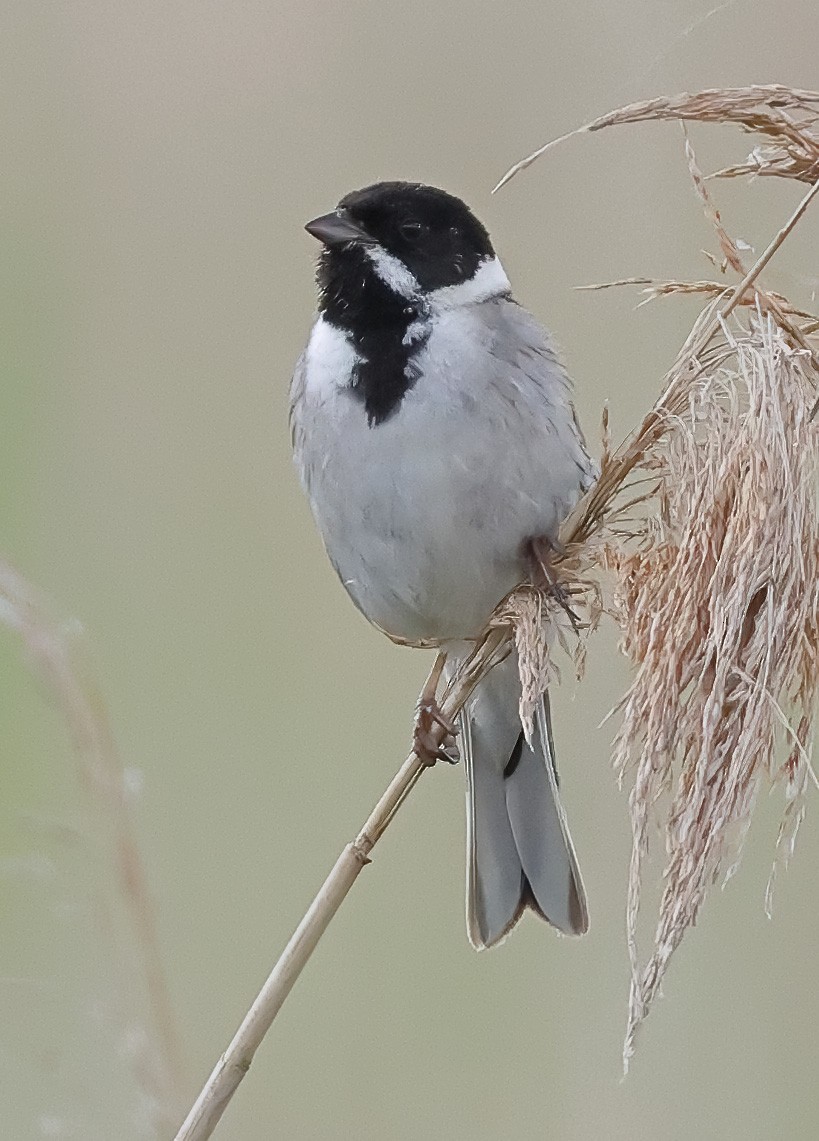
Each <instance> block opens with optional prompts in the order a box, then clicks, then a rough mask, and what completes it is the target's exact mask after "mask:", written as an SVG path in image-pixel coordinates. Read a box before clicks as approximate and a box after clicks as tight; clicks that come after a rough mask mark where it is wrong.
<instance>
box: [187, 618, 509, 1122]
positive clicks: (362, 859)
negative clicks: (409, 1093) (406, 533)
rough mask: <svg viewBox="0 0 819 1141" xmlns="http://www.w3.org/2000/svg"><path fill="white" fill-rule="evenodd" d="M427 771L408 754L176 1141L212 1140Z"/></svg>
mask: <svg viewBox="0 0 819 1141" xmlns="http://www.w3.org/2000/svg"><path fill="white" fill-rule="evenodd" d="M509 638H510V631H509V627H508V625H506V624H499V625H497V626H495V627H490V628H488V629H487V630H486V632H485V634H484V636H483V638H482V639H481V640H480V641H479V642H478V644H477V645H476V646H475V649H474V651H473V652H472V654H471V655H470V656H469V657H467V658H466V659H465V660H464V661H463V662H462V663H461V665H460V666H459V668H458V671H457V673H455V674H454V675H453V677H452V678H451V679H450V680H449V682H448V683H447V685H446V688H445V689H444V692H443V696H442V698H441V699H440V705H441V709H442V711H443V713H444V714H445V716H446V717H448V718H454V717H455V716H456V715H457V714H458V712H459V711H460V710H461V708H462V707H463V706H464V705H465V703H466V701H467V700H468V698H469V696H470V694H471V693H472V690H473V689H474V688H475V686H476V685H477V684H478V682H479V681H480V679H481V678H482V677H484V676H485V675H486V674H487V673H488V672H489V670H490V669H492V668H493V666H494V665H495V664H496V663H497V662H498V661H499V660H501V659H502V658H503V657H505V655H506V653H507V652H508V643H509ZM443 664H444V658H443V655H439V656H438V658H437V660H436V663H435V665H434V666H433V676H434V677H435V678H436V680H437V679H438V678H440V676H441V670H442V667H443ZM432 737H433V740H434V741H435V743H436V744H442V742H443V737H444V731H443V729H442V728H441V727H440V726H439V725H435V726H433V728H432ZM425 770H426V765H425V764H424V763H423V762H422V761H420V760H419V758H418V756H417V755H416V754H415V753H414V752H412V753H410V755H409V756H408V757H407V759H406V760H405V761H404V763H403V765H402V766H401V768H400V769H399V770H398V772H397V773H396V775H395V776H394V777H393V779H392V781H391V783H390V785H389V787H388V788H387V790H386V792H385V793H384V795H383V796H382V797H381V799H380V800H379V802H378V804H377V805H376V806H375V808H374V809H373V811H372V812H371V813H370V815H369V817H368V818H367V821H366V823H365V824H364V826H363V828H362V829H361V831H360V832H359V833H358V835H357V836H356V838H355V840H353V841H351V843H349V844H348V845H347V847H346V848H345V849H344V851H343V852H342V853H341V855H340V856H339V858H338V860H337V861H336V863H335V865H334V866H333V869H332V871H331V872H330V874H329V875H328V877H327V879H326V880H325V881H324V883H323V884H322V886H321V888H320V889H319V891H318V893H317V895H316V897H315V898H314V900H313V902H312V903H311V904H310V907H309V908H308V909H307V911H306V912H305V915H304V918H303V919H302V921H301V923H300V924H299V925H298V927H297V928H296V930H295V931H294V933H293V935H292V936H291V938H290V941H289V942H288V944H287V946H286V947H285V949H284V951H283V952H282V954H281V955H280V956H279V959H278V962H277V963H276V965H275V966H274V968H273V970H272V971H271V973H270V975H269V976H268V978H267V981H266V982H265V984H264V986H263V987H262V989H261V991H260V992H259V994H258V996H257V998H256V1000H255V1001H254V1003H253V1005H252V1006H251V1008H250V1010H249V1011H248V1013H247V1014H246V1015H245V1018H244V1020H243V1021H242V1024H241V1025H240V1027H239V1029H238V1030H237V1031H236V1034H235V1035H234V1037H233V1040H232V1041H231V1043H230V1045H229V1046H228V1048H227V1049H226V1050H225V1052H224V1054H222V1056H221V1057H220V1059H219V1061H218V1062H217V1064H216V1066H215V1068H214V1070H213V1072H212V1073H211V1075H210V1077H209V1078H208V1080H207V1082H206V1083H205V1085H204V1086H203V1088H202V1091H201V1093H200V1094H199V1096H198V1098H197V1099H196V1101H195V1103H194V1104H193V1106H192V1107H191V1110H190V1112H189V1114H188V1116H187V1117H186V1118H185V1121H184V1122H183V1123H182V1125H181V1126H180V1128H179V1131H178V1132H177V1134H176V1138H175V1141H205V1139H206V1138H208V1137H210V1136H211V1135H212V1134H213V1131H214V1129H215V1128H216V1126H217V1125H218V1123H219V1120H220V1118H221V1117H222V1114H223V1113H224V1111H225V1109H226V1108H227V1106H228V1103H229V1102H230V1099H231V1098H232V1097H233V1095H234V1093H235V1092H236V1090H237V1088H238V1086H239V1084H240V1082H241V1081H242V1079H243V1078H244V1076H245V1074H246V1073H247V1071H248V1069H249V1068H250V1064H251V1062H252V1061H253V1057H254V1055H255V1053H256V1050H257V1049H258V1048H259V1046H260V1044H261V1042H262V1039H263V1038H264V1036H265V1034H266V1033H267V1031H268V1030H269V1029H270V1027H271V1025H272V1024H273V1020H274V1018H275V1017H276V1015H277V1014H278V1012H279V1010H280V1009H281V1006H282V1004H283V1002H284V1000H285V999H286V998H287V996H288V994H289V993H290V991H291V990H292V988H293V986H294V984H295V982H296V979H297V978H298V977H299V975H300V974H301V972H302V970H303V969H304V967H305V966H306V965H307V962H308V960H309V958H310V956H311V955H312V953H313V951H314V950H315V948H316V945H317V944H318V941H319V939H320V938H321V936H322V935H323V934H324V932H325V931H326V929H327V927H328V926H329V924H330V922H331V920H332V918H333V916H334V915H335V913H336V911H337V910H338V909H339V907H340V906H341V904H342V903H343V902H344V898H345V896H346V895H347V893H348V892H349V890H350V888H351V887H352V886H353V884H354V883H355V881H356V879H357V878H358V875H359V873H360V872H361V870H362V868H364V867H366V865H367V864H369V863H370V853H371V852H372V850H373V848H374V847H375V845H376V844H377V843H378V841H379V840H380V839H381V837H382V835H383V834H384V832H385V831H386V829H387V827H388V826H389V824H390V823H391V821H392V819H393V817H394V816H395V813H396V812H397V811H398V809H399V808H400V807H401V805H402V804H403V802H404V800H405V799H406V797H407V796H408V795H409V793H410V792H411V791H412V789H413V787H414V786H415V784H416V783H417V781H418V779H419V778H420V776H421V774H422V773H423V772H425Z"/></svg>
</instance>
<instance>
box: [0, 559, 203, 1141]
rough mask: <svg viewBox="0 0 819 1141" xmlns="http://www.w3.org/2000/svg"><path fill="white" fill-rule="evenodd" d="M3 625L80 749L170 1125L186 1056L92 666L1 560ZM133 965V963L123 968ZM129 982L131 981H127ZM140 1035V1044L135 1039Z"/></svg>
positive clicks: (150, 1096) (147, 1054) (144, 1084)
mask: <svg viewBox="0 0 819 1141" xmlns="http://www.w3.org/2000/svg"><path fill="white" fill-rule="evenodd" d="M0 624H2V625H5V626H6V627H7V628H8V629H10V630H12V631H14V632H15V633H16V634H17V635H19V637H20V639H21V641H22V644H23V647H24V651H25V654H26V657H27V659H28V662H29V664H30V666H31V667H32V669H34V670H35V672H36V674H37V676H38V677H39V678H41V679H42V680H43V682H44V683H45V685H46V686H47V688H48V691H49V693H50V694H51V695H52V697H53V698H54V700H55V701H56V703H57V706H58V708H59V710H60V713H61V714H62V716H63V718H64V719H65V722H66V724H67V726H68V729H69V732H70V734H71V737H72V739H73V742H74V747H75V751H76V756H77V762H78V764H77V772H78V777H79V782H80V784H81V786H82V788H83V790H84V792H85V794H86V795H87V797H88V798H89V801H90V803H91V805H92V808H93V810H94V811H93V816H94V819H95V820H96V822H97V824H98V827H99V829H100V831H101V833H102V834H103V835H104V837H105V842H106V845H107V846H108V848H109V850H110V852H111V853H112V856H113V861H114V865H115V867H116V873H117V879H118V883H119V888H120V896H121V899H122V901H123V903H124V905H125V907H126V909H127V911H128V914H129V917H130V931H131V936H132V946H133V949H134V950H135V952H136V955H137V958H138V962H139V971H140V974H141V975H142V977H143V982H144V987H145V992H146V996H147V1001H148V1004H149V1007H150V1015H149V1019H148V1022H147V1025H145V1026H144V1027H140V1030H141V1033H140V1035H139V1036H135V1035H134V1034H133V1033H129V1032H128V1030H127V1028H125V1029H124V1030H123V1036H124V1037H125V1036H127V1038H128V1041H129V1042H130V1043H131V1045H132V1048H131V1056H132V1063H133V1068H134V1073H135V1075H136V1078H137V1081H138V1084H139V1088H140V1089H141V1090H142V1091H143V1092H144V1094H145V1097H146V1101H147V1103H148V1104H151V1105H153V1106H154V1107H155V1118H156V1125H157V1127H158V1128H161V1129H163V1130H164V1129H167V1128H170V1124H171V1123H172V1122H173V1120H174V1118H175V1116H176V1112H177V1106H178V1105H179V1103H180V1087H181V1069H182V1067H181V1062H180V1051H179V1042H178V1039H177V1034H176V1028H175V1023H174V1016H173V1011H172V1007H171V1002H170V998H169V995H168V989H167V983H166V981H165V974H164V970H163V967H162V959H161V955H160V952H159V939H158V935H157V930H156V919H155V915H154V907H153V902H152V900H151V897H150V892H149V890H148V886H147V880H146V877H145V870H144V868H143V865H142V858H141V856H140V852H139V847H138V844H137V840H136V834H135V831H134V825H133V822H132V820H131V813H130V810H129V807H128V801H127V796H126V791H125V783H124V773H123V768H122V763H121V761H120V759H119V756H118V754H117V749H116V745H115V742H114V739H113V735H112V733H111V728H110V725H109V724H108V718H107V715H106V712H105V705H104V702H103V700H102V697H101V695H100V693H99V691H98V689H97V687H96V685H95V683H94V681H93V679H92V678H91V674H90V671H89V669H88V668H87V666H86V665H85V664H84V663H82V662H81V661H80V658H79V656H78V649H79V645H78V642H79V639H78V637H77V634H78V632H79V626H78V624H76V623H74V624H73V625H72V626H71V627H65V626H61V625H60V624H58V623H57V622H55V621H54V620H53V619H51V617H50V616H49V615H48V613H47V609H46V606H45V604H44V602H43V600H42V599H41V598H40V597H39V595H38V594H37V592H36V591H35V590H34V589H33V587H31V585H30V584H29V583H28V582H27V581H26V580H25V579H24V578H23V576H22V575H20V574H19V573H18V572H17V571H15V570H14V569H13V568H12V567H11V566H10V565H9V564H8V563H7V562H5V561H4V560H2V559H0ZM129 969H130V964H128V965H126V966H125V967H124V968H123V971H124V972H127V971H128V970H129ZM126 989H127V988H126ZM137 1040H139V1041H140V1043H141V1045H140V1047H139V1049H138V1050H137V1051H134V1049H133V1043H134V1042H135V1041H137Z"/></svg>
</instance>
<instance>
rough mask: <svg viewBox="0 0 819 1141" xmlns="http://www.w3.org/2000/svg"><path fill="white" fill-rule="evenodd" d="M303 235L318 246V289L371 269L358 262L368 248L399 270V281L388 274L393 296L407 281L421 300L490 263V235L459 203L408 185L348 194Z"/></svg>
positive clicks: (440, 192)
mask: <svg viewBox="0 0 819 1141" xmlns="http://www.w3.org/2000/svg"><path fill="white" fill-rule="evenodd" d="M306 229H307V231H308V233H310V234H313V236H314V237H316V238H318V239H319V240H320V241H321V242H323V243H324V246H325V249H324V252H323V254H322V259H321V263H320V266H319V283H320V284H323V280H322V279H329V278H333V277H336V276H339V275H343V274H344V271H345V269H347V270H348V271H349V273H350V275H351V276H352V274H353V273H355V272H356V271H357V270H358V269H359V267H360V266H361V265H362V264H364V265H366V264H368V263H369V265H373V264H374V261H373V258H372V256H370V257H369V258H368V257H367V256H366V255H365V256H364V257H363V258H362V254H363V253H364V251H365V250H366V248H367V247H369V248H370V250H371V251H375V250H378V249H380V250H382V251H384V252H385V253H386V254H388V255H391V257H393V258H397V259H398V262H399V263H400V266H403V267H405V268H406V270H407V271H408V273H407V274H405V275H403V277H402V275H401V274H400V273H398V274H393V281H394V283H395V284H396V286H397V287H398V288H397V289H396V291H397V292H403V293H404V294H405V295H406V294H407V293H408V292H409V284H408V283H410V281H411V279H414V281H415V282H416V283H417V287H416V288H417V290H420V292H421V293H428V292H430V291H432V290H434V289H439V288H441V287H442V286H448V285H457V284H459V283H460V282H462V281H467V280H469V279H470V278H471V277H472V276H473V275H474V274H475V271H476V270H477V269H478V267H479V266H480V264H481V263H482V262H484V261H486V260H487V259H488V258H491V257H493V256H494V250H493V249H492V243H491V241H490V240H489V234H488V233H487V232H486V229H485V228H484V226H482V225H481V223H480V222H479V221H478V219H477V218H476V217H475V215H474V214H473V213H472V212H471V210H470V209H469V208H468V207H467V206H466V205H465V204H464V203H463V202H462V201H461V200H460V198H456V197H455V196H454V195H452V194H447V193H446V192H445V191H443V190H438V189H436V188H435V187H434V186H423V185H421V184H419V183H415V182H377V183H375V185H374V186H367V187H365V188H364V189H363V190H355V191H353V193H352V194H347V195H346V196H345V197H344V198H342V199H341V201H340V202H339V204H338V208H337V209H336V210H334V211H333V212H332V213H331V214H326V215H325V216H324V217H322V218H316V219H315V220H314V221H312V222H308V223H307V226H306ZM400 266H399V267H397V268H399V269H400ZM382 276H386V277H389V274H386V275H382ZM402 283H403V284H404V286H405V288H404V289H403V290H402V289H401V288H400V286H401V284H402Z"/></svg>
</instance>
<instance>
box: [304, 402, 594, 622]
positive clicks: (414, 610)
mask: <svg viewBox="0 0 819 1141" xmlns="http://www.w3.org/2000/svg"><path fill="white" fill-rule="evenodd" d="M348 401H349V404H350V408H349V409H346V410H345V412H346V413H347V415H344V417H343V418H342V421H341V422H339V421H338V420H336V422H334V423H333V424H332V427H330V426H329V425H327V426H326V427H325V429H324V431H320V432H319V435H320V437H321V440H320V443H319V442H318V441H316V440H315V439H314V440H313V444H314V445H316V444H317V445H318V446H317V447H316V448H315V451H314V457H315V458H314V462H313V463H312V472H311V474H310V477H309V481H308V483H309V486H308V490H309V495H310V500H311V504H312V508H313V513H314V515H315V518H316V522H317V523H318V526H319V529H320V531H321V533H322V537H323V539H324V542H325V546H326V548H327V552H328V554H329V556H330V559H331V560H332V562H333V565H334V566H335V568H336V570H337V572H338V574H339V576H340V578H341V580H342V582H343V583H344V586H345V587H346V589H347V591H348V592H349V594H350V596H351V597H352V599H353V600H354V602H355V603H356V605H357V606H358V607H359V608H360V609H361V610H362V611H363V613H364V614H365V615H366V616H367V617H368V618H369V619H370V620H371V621H372V622H374V623H375V624H376V625H378V626H380V627H381V628H382V629H384V630H386V631H387V632H388V633H390V634H393V635H395V636H397V637H399V638H405V639H408V640H417V639H428V638H429V639H440V638H464V637H470V636H473V635H475V634H477V633H478V632H479V631H480V630H481V628H482V627H483V626H484V625H485V623H486V620H487V619H488V617H489V615H490V614H491V612H492V610H493V609H494V607H495V606H496V605H497V603H498V602H499V601H500V600H501V599H502V598H503V596H504V595H505V594H506V593H507V592H508V591H509V590H511V589H512V588H513V587H514V586H516V585H517V583H519V582H520V581H522V579H523V578H525V576H526V573H527V565H526V560H525V557H524V546H525V543H526V540H528V539H530V538H533V537H535V536H538V535H552V534H555V533H556V531H557V528H558V527H559V525H560V522H561V520H562V518H563V516H564V515H565V513H566V512H567V511H568V509H569V507H570V506H571V504H572V503H573V502H574V500H575V499H576V497H577V494H578V490H579V480H578V473H577V468H576V466H574V467H573V469H571V470H568V469H567V470H560V469H561V464H560V463H559V462H558V463H557V467H558V470H557V471H555V470H554V467H555V462H556V460H559V456H558V457H555V456H554V455H551V457H550V452H552V449H551V448H550V446H549V441H548V439H540V440H539V441H537V445H536V446H531V447H526V446H525V443H526V441H525V439H524V440H523V441H521V439H520V438H519V436H517V435H515V436H513V437H510V439H508V440H504V438H503V437H504V433H503V432H502V431H500V432H498V431H497V426H496V430H495V431H493V430H492V428H491V425H490V424H488V423H486V422H485V421H484V420H483V418H482V417H481V418H480V419H479V420H478V421H477V422H476V421H474V420H471V418H470V417H468V416H467V417H464V416H463V415H461V416H460V417H458V416H446V415H441V416H440V417H439V418H438V419H437V420H434V419H430V420H428V422H427V423H426V426H425V429H424V431H417V432H416V431H414V430H412V429H413V424H412V410H411V409H409V410H408V414H407V415H406V418H402V419H400V420H399V418H398V417H396V418H395V420H394V421H389V422H387V423H385V424H383V425H380V426H378V427H375V428H369V427H367V426H366V421H365V420H364V417H363V415H362V414H361V409H360V405H358V404H357V403H356V402H354V398H352V397H348ZM402 414H403V410H402ZM313 450H314V449H313V447H311V451H313ZM563 466H564V467H565V466H566V465H563ZM555 476H557V486H556V485H555ZM569 481H571V483H569Z"/></svg>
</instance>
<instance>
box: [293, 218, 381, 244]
mask: <svg viewBox="0 0 819 1141" xmlns="http://www.w3.org/2000/svg"><path fill="white" fill-rule="evenodd" d="M304 228H305V230H306V231H307V233H308V234H312V235H313V237H314V238H318V240H319V241H320V242H324V244H325V246H343V245H344V244H345V243H346V242H363V243H367V244H369V245H371V244H372V243H373V242H374V240H375V239H374V238H372V237H371V236H370V235H369V234H368V233H367V231H366V230H365V229H364V227H363V226H361V225H360V224H359V223H358V222H356V221H354V220H353V219H352V218H351V217H350V215H349V214H348V213H347V211H346V210H343V209H339V210H333V211H332V212H331V213H330V214H322V216H321V217H320V218H314V219H313V221H312V222H308V223H307V225H306V226H305V227H304Z"/></svg>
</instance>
